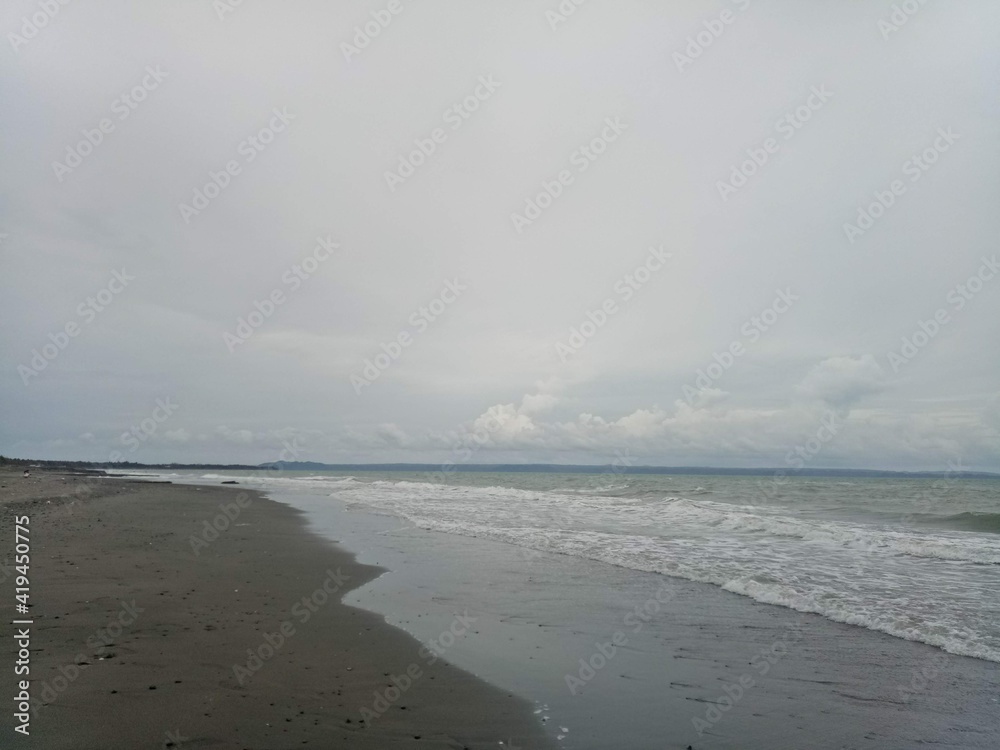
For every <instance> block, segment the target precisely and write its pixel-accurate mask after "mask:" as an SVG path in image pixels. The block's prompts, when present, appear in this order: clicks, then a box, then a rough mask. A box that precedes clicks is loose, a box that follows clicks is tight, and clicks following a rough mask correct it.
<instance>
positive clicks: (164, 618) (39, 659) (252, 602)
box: [0, 471, 551, 750]
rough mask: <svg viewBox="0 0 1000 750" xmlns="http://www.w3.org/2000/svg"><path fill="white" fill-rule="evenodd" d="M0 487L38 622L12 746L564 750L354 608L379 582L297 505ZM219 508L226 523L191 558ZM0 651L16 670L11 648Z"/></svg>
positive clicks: (140, 491) (204, 495) (12, 483)
mask: <svg viewBox="0 0 1000 750" xmlns="http://www.w3.org/2000/svg"><path fill="white" fill-rule="evenodd" d="M0 484H2V485H5V486H4V487H3V489H2V490H0V493H2V494H0V504H2V508H3V513H2V515H0V536H2V538H3V539H4V544H3V547H2V550H3V552H2V555H0V561H2V562H4V563H7V564H9V563H10V562H12V560H11V557H12V554H13V547H14V543H13V540H14V519H15V516H20V515H27V516H29V517H30V519H31V520H30V529H31V534H30V539H31V571H30V581H31V610H30V615H29V616H30V617H31V618H32V619H33V620H34V625H33V630H32V640H31V646H30V651H31V685H32V688H31V690H32V701H33V703H34V706H33V711H32V718H31V723H30V741H27V740H26V739H25V738H23V737H22V736H21V735H19V734H17V733H15V732H14V731H13V723H14V718H13V715H12V713H13V712H12V711H10V710H9V708H8V710H5V712H4V716H3V719H2V724H3V729H2V732H3V736H4V740H3V743H2V744H3V747H31V748H39V749H42V748H44V749H45V750H49V749H65V750H86V749H90V748H95V749H96V748H102V749H104V750H113V749H117V748H122V749H123V750H124V749H126V748H127V749H128V750H135V749H136V748H163V747H183V748H253V749H255V750H256V749H261V750H263V749H265V748H266V749H268V750H275V749H276V748H293V747H296V748H297V747H324V748H328V747H344V748H410V747H414V748H417V747H419V748H463V747H467V748H486V747H492V748H496V747H499V746H500V744H499V743H501V742H502V743H504V746H507V745H508V744H511V746H515V747H522V748H544V747H550V746H551V744H550V741H549V740H548V739H547V738H546V737H545V735H544V734H543V732H542V729H541V727H540V725H539V724H538V723H537V721H536V719H535V718H534V717H533V715H532V710H531V706H530V704H528V703H527V702H525V701H523V700H522V699H520V698H518V697H516V696H513V695H510V694H509V693H506V692H503V691H501V690H499V689H497V688H495V687H493V686H491V685H489V684H487V683H485V682H482V681H480V680H479V679H477V678H475V677H474V676H472V675H470V674H468V673H466V672H463V671H461V670H459V669H457V668H455V667H453V666H451V665H449V664H448V663H447V662H446V661H444V660H443V659H436V658H435V657H434V653H433V652H432V651H428V650H427V649H426V648H425V647H424V646H423V645H422V644H421V643H420V642H418V641H416V640H415V639H413V638H412V637H410V636H409V635H407V634H406V633H404V632H402V631H400V630H397V629H395V628H393V627H391V626H389V625H387V624H386V623H385V622H384V621H383V619H382V618H381V617H380V616H379V615H376V614H372V613H370V612H366V611H362V610H359V609H356V608H353V607H348V606H345V605H343V604H341V603H340V598H341V596H342V595H343V593H344V592H346V591H348V590H350V589H352V588H355V587H357V586H360V585H362V584H363V583H365V582H366V581H369V580H371V579H373V578H375V577H376V576H378V575H379V574H380V572H381V570H380V569H379V568H376V567H372V566H368V565H360V564H358V563H357V562H355V560H354V559H353V557H352V556H351V555H349V554H348V553H346V552H344V551H343V550H341V549H339V548H338V547H337V546H335V545H333V544H331V543H330V542H328V541H326V540H324V539H322V538H320V537H318V536H316V535H314V534H312V533H310V532H309V531H307V530H306V528H305V525H304V522H303V520H302V516H301V514H300V513H299V512H298V511H296V510H294V509H292V508H290V507H288V506H286V505H282V504H279V503H276V502H273V501H271V500H268V499H266V498H264V497H263V496H261V495H259V494H257V493H253V492H247V493H246V494H245V495H242V496H241V494H240V493H241V492H243V490H242V489H241V488H239V487H232V488H230V487H226V488H221V487H220V488H208V487H202V488H196V487H189V486H187V487H186V486H176V485H170V484H149V483H140V482H133V481H126V480H109V479H99V478H92V477H86V476H79V475H71V474H68V473H56V472H51V473H47V472H37V471H36V472H35V473H33V475H32V476H31V477H30V478H23V477H22V476H21V475H20V472H19V471H18V472H15V471H5V472H3V473H2V474H0ZM238 501H239V502H238ZM220 505H223V506H228V508H229V512H230V514H231V515H233V516H234V518H233V520H232V521H231V522H230V523H229V524H228V528H226V524H225V523H224V522H220V523H219V524H218V525H219V526H222V527H224V528H225V530H224V531H223V532H221V533H219V534H218V535H217V538H212V537H213V535H212V534H210V533H209V534H205V535H203V536H202V537H201V539H202V541H203V542H206V543H205V544H195V545H192V541H191V540H192V535H197V534H200V533H203V532H204V529H205V521H211V520H212V519H214V518H215V517H216V516H218V515H219V514H220V512H221V511H220ZM195 547H197V554H195V549H194V548H195ZM12 575H13V573H12V571H10V569H9V568H7V567H5V568H4V573H3V576H4V580H5V581H6V583H5V586H4V596H3V598H2V600H0V601H2V612H3V616H4V618H5V619H6V620H7V622H10V621H11V620H12V619H13V617H14V601H13V580H12V578H11V576H12ZM326 592H334V593H329V594H327V593H326ZM304 598H305V600H304ZM461 614H462V613H461V612H460V611H456V615H461ZM456 623H459V624H458V627H459V628H461V627H462V626H461V624H460V623H461V620H460V619H457V620H456ZM10 627H13V626H10ZM283 628H284V633H282V629H283ZM265 634H267V638H265ZM248 649H249V650H251V652H252V653H256V655H257V658H254V656H253V655H252V653H251V654H248ZM422 649H423V650H422ZM3 654H4V660H5V665H12V664H13V663H14V661H15V659H16V654H17V650H16V647H14V646H13V644H12V639H9V638H5V646H4V648H3ZM235 665H240V670H235V671H234V666H235ZM4 671H5V673H6V674H8V679H6V680H5V681H4V688H3V695H4V697H5V699H6V700H5V701H4V703H5V704H6V705H7V706H8V707H10V706H11V705H13V700H12V698H13V696H14V693H15V684H14V676H13V675H12V674H11V672H10V671H9V668H8V667H6V666H5V670H4ZM407 675H408V676H407ZM241 680H242V684H240V682H241ZM376 692H377V693H379V694H381V695H382V696H383V698H387V699H386V700H384V702H381V703H379V702H377V701H376ZM40 700H42V701H44V702H45V705H39V704H38V701H40ZM362 709H366V710H365V711H362ZM363 716H365V717H367V718H368V720H367V721H364V720H363V719H362V717H363Z"/></svg>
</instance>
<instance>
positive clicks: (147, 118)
mask: <svg viewBox="0 0 1000 750" xmlns="http://www.w3.org/2000/svg"><path fill="white" fill-rule="evenodd" d="M0 31H2V32H3V36H4V39H5V45H6V46H4V47H3V48H2V49H0V97H2V100H3V101H4V104H5V106H4V114H3V118H2V122H3V124H2V127H3V131H4V138H3V140H2V142H0V155H2V160H3V164H4V169H3V171H2V173H0V263H2V269H3V272H2V274H0V314H2V316H3V320H4V323H5V325H4V326H3V331H2V334H0V336H2V355H0V356H2V365H3V367H2V375H0V408H2V419H0V453H2V454H4V455H14V456H23V457H33V458H56V459H85V460H97V461H105V460H128V461H139V462H166V461H181V462H241V463H256V462H261V461H273V460H277V459H278V458H279V455H280V454H281V452H282V451H283V450H286V451H287V446H289V445H294V446H296V454H295V456H294V458H296V459H298V460H313V461H324V462H332V463H340V462H400V461H412V462H438V461H440V462H453V463H458V462H462V461H468V462H473V463H490V462H519V461H525V462H533V463H534V462H556V463H590V464H603V463H610V462H612V461H614V460H615V457H616V455H622V454H627V455H629V456H630V457H631V460H633V461H634V462H635V463H641V464H659V465H685V464H686V465H713V466H779V467H780V466H788V467H790V468H799V467H801V466H808V467H812V468H826V467H840V468H843V467H858V468H896V469H943V468H945V467H946V466H947V465H948V462H949V461H951V462H954V461H960V462H961V465H963V466H967V467H969V468H972V469H978V470H986V471H1000V378H998V375H1000V347H998V346H997V341H998V336H997V334H998V321H1000V263H998V260H997V259H998V256H1000V248H998V237H1000V233H998V231H997V230H998V229H1000V214H998V212H997V211H996V208H995V207H996V205H997V204H998V199H1000V185H998V183H997V180H996V173H997V165H998V163H1000V134H998V131H997V127H996V124H997V122H1000V111H998V110H1000V100H998V99H997V97H996V71H997V69H998V63H1000V44H998V42H997V40H998V39H1000V34H998V33H997V32H998V31H1000V6H997V5H996V4H995V3H991V2H988V1H987V0H969V1H968V2H965V3H960V4H958V3H952V4H945V3H920V2H917V1H916V0H907V2H903V3H898V2H897V3H890V2H877V3H869V4H866V5H864V6H863V7H862V6H858V5H857V4H835V3H828V4H804V3H795V2H792V0H771V1H770V2H768V1H765V0H719V1H718V2H715V3H711V4H705V3H702V2H695V0H686V1H684V2H678V3H671V4H669V5H668V6H664V7H658V6H654V5H653V4H650V3H644V2H638V1H636V0H626V1H625V2H621V3H615V4H604V5H601V4H596V3H580V4H577V3H576V2H558V0H551V2H545V3H533V2H527V1H526V0H512V1H511V2H505V3H491V2H485V1H473V2H470V1H468V0H462V1H461V2H459V1H458V0H438V1H432V0H422V2H419V3H417V2H412V1H411V2H407V0H374V1H373V2H356V3H349V4H336V5H335V6H334V5H332V4H328V3H320V2H299V3H295V4H287V3H278V2H257V3H235V2H231V1H230V0H219V1H218V2H208V0H178V2H173V3H170V4H169V5H168V6H166V7H159V6H132V5H125V4H122V3H118V2H112V1H111V0H106V1H104V0H95V1H94V2H89V3H73V2H66V3H56V2H53V3H46V2H39V0H16V1H15V2H11V3H8V4H7V5H6V6H5V7H4V8H3V10H2V11H0ZM285 457H289V456H288V455H287V453H286V455H285Z"/></svg>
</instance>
